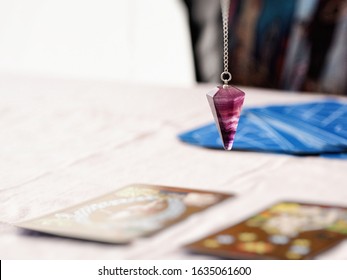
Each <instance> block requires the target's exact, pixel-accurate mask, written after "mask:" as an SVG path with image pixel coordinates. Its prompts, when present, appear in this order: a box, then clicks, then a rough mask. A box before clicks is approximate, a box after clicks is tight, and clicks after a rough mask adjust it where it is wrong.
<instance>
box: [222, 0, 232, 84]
mask: <svg viewBox="0 0 347 280" xmlns="http://www.w3.org/2000/svg"><path fill="white" fill-rule="evenodd" d="M220 2H221V7H222V18H223V65H224V71H223V72H222V74H221V75H220V78H221V80H222V81H223V82H224V85H228V82H229V81H231V79H232V76H231V74H230V72H229V48H228V43H229V34H228V24H229V7H230V0H220Z"/></svg>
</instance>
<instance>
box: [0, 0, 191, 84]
mask: <svg viewBox="0 0 347 280" xmlns="http://www.w3.org/2000/svg"><path fill="white" fill-rule="evenodd" d="M190 46H191V45H190V34H189V28H188V25H187V17H186V10H185V6H184V3H183V2H182V1H180V0H165V1H162V0H145V1H144V0H59V1H58V0H0V72H11V73H20V74H34V75H45V76H54V77H63V78H79V79H86V78H87V79H112V80H119V81H125V82H136V83H153V84H169V85H177V86H181V85H190V84H192V83H194V68H193V67H194V66H193V59H192V50H191V47H190Z"/></svg>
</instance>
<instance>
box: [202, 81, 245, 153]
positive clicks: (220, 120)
mask: <svg viewBox="0 0 347 280" xmlns="http://www.w3.org/2000/svg"><path fill="white" fill-rule="evenodd" d="M207 99H208V102H209V103H210V107H211V110H212V114H213V117H214V120H215V122H216V125H217V128H218V131H219V135H220V137H221V138H222V140H223V145H224V149H225V150H231V148H232V146H233V142H234V137H235V133H236V129H237V125H238V123H239V118H240V114H241V109H242V105H243V101H244V99H245V93H244V92H243V91H241V90H239V89H238V88H235V87H232V86H229V85H224V86H218V87H217V88H214V89H213V90H212V91H211V92H209V93H207Z"/></svg>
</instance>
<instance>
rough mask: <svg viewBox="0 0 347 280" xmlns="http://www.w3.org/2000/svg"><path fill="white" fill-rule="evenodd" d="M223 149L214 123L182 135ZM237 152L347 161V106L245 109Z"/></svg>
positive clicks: (329, 103) (326, 104) (325, 103)
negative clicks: (244, 151)
mask: <svg viewBox="0 0 347 280" xmlns="http://www.w3.org/2000/svg"><path fill="white" fill-rule="evenodd" d="M179 138H180V139H181V140H182V141H184V142H187V143H189V144H193V145H198V146H202V147H207V148H215V149H223V145H222V142H221V139H220V137H219V134H218V130H217V128H216V126H215V124H214V123H212V124H208V125H205V126H202V127H199V128H196V129H193V130H190V131H187V132H185V133H182V134H180V135H179ZM233 149H235V150H252V151H262V152H275V153H286V154H295V155H321V156H324V157H329V158H334V157H335V158H346V159H347V103H342V102H338V101H335V100H325V101H321V102H312V103H303V104H294V105H284V106H283V105H280V106H267V107H258V108H248V109H244V110H243V112H242V115H241V117H240V121H239V126H238V130H237V133H236V137H235V141H234V145H233Z"/></svg>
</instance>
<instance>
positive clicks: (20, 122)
mask: <svg viewBox="0 0 347 280" xmlns="http://www.w3.org/2000/svg"><path fill="white" fill-rule="evenodd" d="M210 88H211V85H198V86H195V87H193V88H173V87H171V88H168V87H167V88H166V87H155V86H148V85H142V86H141V85H138V84H133V85H127V84H122V83H117V82H109V81H77V80H76V81H74V80H59V79H47V78H39V77H20V76H15V75H8V74H1V75H0V98H1V102H0V116H1V117H0V128H1V137H0V145H1V149H0V207H1V211H0V259H203V258H209V257H208V256H197V255H189V254H187V253H185V252H184V251H183V250H182V249H181V247H182V245H184V244H186V243H188V242H191V241H195V240H196V239H198V238H201V237H203V236H205V235H206V234H209V233H212V232H214V231H217V230H219V229H223V228H225V227H226V226H229V225H232V224H235V223H237V222H239V221H241V220H242V219H244V218H246V217H248V216H250V215H252V214H254V213H256V212H257V211H259V210H262V209H264V208H265V207H267V206H268V205H270V204H272V203H275V202H277V201H279V200H285V199H295V200H298V199H299V200H301V201H307V202H320V203H324V204H330V203H333V204H340V205H346V202H347V183H346V176H345V175H346V170H347V161H343V160H333V159H323V158H318V157H295V156H288V155H277V154H267V153H256V152H236V151H232V152H225V151H219V150H209V149H204V148H199V147H194V146H190V145H187V144H184V143H182V142H180V141H179V140H178V139H177V137H176V136H177V134H178V133H180V132H182V131H185V130H188V129H191V128H193V127H195V126H198V125H202V124H205V123H208V122H211V121H212V115H211V113H210V109H209V107H208V104H207V101H206V98H205V93H206V92H207V91H208V90H209V89H210ZM243 89H244V90H245V91H246V92H247V98H246V101H245V105H246V106H253V105H265V104H279V103H280V104H289V103H293V102H294V103H295V102H300V101H308V100H312V99H317V98H321V97H322V96H317V95H313V94H311V95H303V94H293V93H283V92H278V91H270V90H265V89H254V88H243ZM131 183H148V184H156V185H168V186H178V187H187V188H196V189H203V190H214V191H222V192H228V193H234V194H236V195H237V198H235V199H230V200H227V201H225V202H224V203H222V204H220V205H217V206H215V207H213V208H211V209H209V210H206V211H204V212H201V213H199V214H196V215H194V216H191V217H190V218H188V219H187V220H185V221H183V222H181V223H179V224H177V225H175V226H172V227H170V228H168V229H166V230H164V231H162V232H160V233H158V234H156V235H154V236H153V237H150V238H146V239H139V240H137V241H135V242H133V243H132V244H131V245H129V246H116V245H105V244H98V243H94V242H85V241H77V240H70V239H67V238H53V237H48V236H29V235H25V234H23V233H22V232H21V231H20V230H18V229H17V228H16V227H15V226H13V224H15V223H17V222H20V221H24V220H28V219H31V218H35V217H38V216H41V215H43V214H46V213H50V212H52V211H55V210H59V209H63V208H65V207H68V206H72V205H74V204H76V203H79V202H82V201H85V200H87V199H91V198H94V197H97V196H100V195H102V194H105V193H108V192H111V191H113V190H116V189H119V188H121V187H123V186H125V185H128V184H131ZM318 258H319V259H347V241H345V242H343V243H341V244H340V245H339V246H337V247H336V248H333V249H332V250H330V251H328V252H326V253H324V254H322V255H320V256H318Z"/></svg>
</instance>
